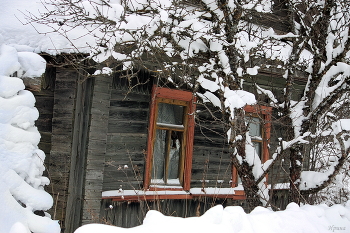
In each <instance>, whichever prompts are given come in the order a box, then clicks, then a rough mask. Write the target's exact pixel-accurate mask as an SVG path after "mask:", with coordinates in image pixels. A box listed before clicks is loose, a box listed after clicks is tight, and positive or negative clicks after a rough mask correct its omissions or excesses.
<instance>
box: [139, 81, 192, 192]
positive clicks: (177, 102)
mask: <svg viewBox="0 0 350 233" xmlns="http://www.w3.org/2000/svg"><path fill="white" fill-rule="evenodd" d="M194 102H195V99H194V97H193V94H192V93H191V92H187V91H180V90H172V89H168V88H159V87H154V88H153V91H152V101H151V112H150V123H149V134H148V145H147V158H146V171H145V180H144V187H145V188H146V189H148V188H150V186H151V185H161V186H166V187H171V186H177V187H178V186H182V187H183V189H184V190H189V188H190V180H191V167H192V148H193V133H194V115H193V113H194V110H195V105H194Z"/></svg>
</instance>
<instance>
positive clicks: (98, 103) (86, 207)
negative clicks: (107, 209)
mask: <svg viewBox="0 0 350 233" xmlns="http://www.w3.org/2000/svg"><path fill="white" fill-rule="evenodd" d="M111 85H112V78H111V77H109V76H107V75H99V76H96V77H95V78H94V89H93V92H92V99H91V101H90V103H91V109H99V110H100V111H95V110H94V111H89V112H90V114H91V115H90V116H91V117H90V127H89V130H88V132H87V134H88V143H87V158H86V159H87V162H86V168H85V181H84V187H83V188H84V202H83V209H82V220H81V223H82V224H87V223H91V222H98V221H99V220H100V216H99V214H100V206H101V199H102V186H103V176H104V165H105V156H106V144H107V132H108V116H109V106H110V96H111V93H110V92H111Z"/></svg>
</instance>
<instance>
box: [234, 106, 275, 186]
mask: <svg viewBox="0 0 350 233" xmlns="http://www.w3.org/2000/svg"><path fill="white" fill-rule="evenodd" d="M244 110H245V112H246V114H245V115H246V122H247V124H248V129H249V136H250V138H251V141H252V146H253V148H254V149H255V153H256V155H258V156H259V158H260V160H261V162H262V163H263V162H265V161H267V160H268V159H269V149H268V143H269V140H270V132H271V112H272V108H271V107H266V106H260V105H248V106H246V107H245V108H244ZM240 183H241V180H240V178H239V176H238V174H237V170H236V168H235V167H234V166H233V169H232V186H233V187H236V186H237V185H238V184H240Z"/></svg>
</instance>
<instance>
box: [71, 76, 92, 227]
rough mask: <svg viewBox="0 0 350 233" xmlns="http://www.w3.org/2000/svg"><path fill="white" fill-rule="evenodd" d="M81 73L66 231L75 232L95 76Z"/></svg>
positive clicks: (76, 104) (81, 198) (80, 206)
mask: <svg viewBox="0 0 350 233" xmlns="http://www.w3.org/2000/svg"><path fill="white" fill-rule="evenodd" d="M82 74H83V73H82V71H81V72H80V74H79V77H78V81H77V85H76V87H77V91H76V101H75V108H74V109H75V111H74V123H73V133H72V152H71V153H72V154H71V164H70V174H69V186H68V193H69V195H68V198H67V210H66V222H65V231H66V232H73V231H74V230H75V229H76V228H78V227H79V226H80V225H81V216H82V208H83V190H84V185H85V183H84V178H85V168H86V154H87V150H86V148H87V145H88V135H89V124H90V112H91V99H92V93H93V85H94V81H93V78H86V76H85V75H82Z"/></svg>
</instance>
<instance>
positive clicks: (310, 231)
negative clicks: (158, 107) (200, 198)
mask: <svg viewBox="0 0 350 233" xmlns="http://www.w3.org/2000/svg"><path fill="white" fill-rule="evenodd" d="M349 231H350V201H349V202H348V203H347V204H346V205H345V207H344V206H342V205H334V206H332V207H327V206H326V205H319V206H310V205H306V206H303V207H299V206H298V205H297V204H295V203H291V204H289V205H288V206H287V209H286V210H284V211H277V212H274V211H271V210H268V209H266V208H263V207H257V208H255V209H254V210H253V211H252V212H251V213H250V214H246V213H245V212H244V211H243V209H242V208H241V207H240V206H229V207H226V208H225V209H223V208H222V206H215V207H213V208H211V209H210V210H208V211H207V212H206V213H205V214H204V215H202V216H201V217H191V218H179V217H170V216H164V215H162V214H161V213H160V212H158V211H155V210H151V211H149V212H148V213H147V215H146V217H145V219H144V222H143V225H141V226H137V227H134V228H129V229H126V228H120V227H114V226H108V225H102V224H89V225H85V226H82V227H80V228H79V229H77V230H76V231H75V233H95V232H103V233H116V232H118V233H119V232H128V233H147V232H150V233H151V232H152V233H164V232H201V233H204V232H220V233H236V232H237V233H238V232H240V233H281V232H283V233H298V232H300V233H301V232H304V233H316V232H317V233H323V232H328V233H329V232H343V233H345V232H349Z"/></svg>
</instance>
